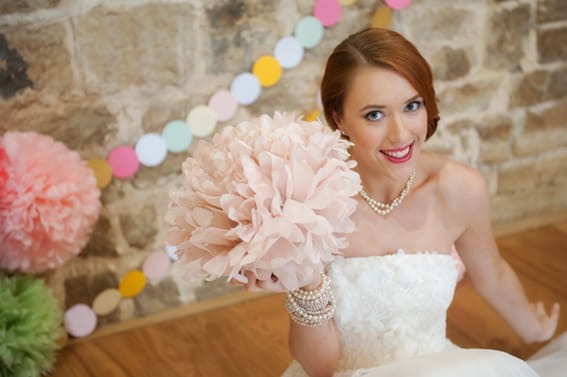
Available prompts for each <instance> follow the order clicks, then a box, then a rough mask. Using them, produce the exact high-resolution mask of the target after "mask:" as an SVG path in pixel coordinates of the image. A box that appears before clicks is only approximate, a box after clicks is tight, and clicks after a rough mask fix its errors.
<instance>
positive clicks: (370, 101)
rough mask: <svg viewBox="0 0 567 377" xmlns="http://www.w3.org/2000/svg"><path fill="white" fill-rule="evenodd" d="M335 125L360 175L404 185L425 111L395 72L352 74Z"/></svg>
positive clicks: (366, 69) (416, 150)
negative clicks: (346, 140)
mask: <svg viewBox="0 0 567 377" xmlns="http://www.w3.org/2000/svg"><path fill="white" fill-rule="evenodd" d="M336 122H337V125H338V126H339V128H340V129H341V131H343V132H345V133H346V135H347V136H348V137H349V139H350V141H352V142H353V143H354V146H352V147H351V150H350V152H351V155H352V157H353V158H354V159H355V160H356V161H357V162H358V164H359V170H360V172H361V173H363V174H364V173H366V174H379V175H381V176H383V175H384V174H385V175H387V176H389V177H390V178H392V179H407V177H408V176H409V174H410V172H411V171H412V170H414V169H415V167H416V163H417V158H418V156H419V152H420V150H421V146H422V144H423V143H424V141H425V136H426V133H427V111H426V109H425V106H424V104H423V98H422V97H421V96H420V95H419V93H418V92H417V90H415V89H414V88H413V87H412V86H411V84H410V83H409V82H408V81H407V80H406V79H405V78H404V77H403V76H401V75H400V74H398V73H396V72H395V71H393V70H389V69H385V68H378V67H369V66H366V67H362V68H360V69H358V70H357V71H356V73H355V74H354V76H353V78H352V82H351V83H350V87H349V90H348V91H347V94H346V97H345V101H344V104H343V115H342V117H340V118H339V117H336Z"/></svg>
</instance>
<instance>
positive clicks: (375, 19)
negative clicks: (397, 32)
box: [370, 6, 392, 28]
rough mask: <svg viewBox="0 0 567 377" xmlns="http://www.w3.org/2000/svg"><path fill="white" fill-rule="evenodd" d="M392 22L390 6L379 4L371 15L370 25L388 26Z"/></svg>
mask: <svg viewBox="0 0 567 377" xmlns="http://www.w3.org/2000/svg"><path fill="white" fill-rule="evenodd" d="M391 23H392V8H390V7H386V6H381V7H379V8H378V9H376V12H374V15H373V16H372V22H371V24H370V26H371V27H381V28H388V27H389V26H390V24H391Z"/></svg>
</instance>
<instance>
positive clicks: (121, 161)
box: [108, 145, 140, 178]
mask: <svg viewBox="0 0 567 377" xmlns="http://www.w3.org/2000/svg"><path fill="white" fill-rule="evenodd" d="M108 163H109V164H110V167H111V168H112V174H113V175H114V176H115V177H118V178H128V177H131V176H133V175H134V174H135V173H136V172H137V171H138V168H139V167H140V161H138V156H137V155H136V151H135V150H134V148H132V147H128V146H126V145H122V146H120V147H117V148H115V149H114V150H113V151H112V152H110V154H109V155H108Z"/></svg>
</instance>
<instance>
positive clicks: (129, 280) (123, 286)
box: [118, 270, 146, 297]
mask: <svg viewBox="0 0 567 377" xmlns="http://www.w3.org/2000/svg"><path fill="white" fill-rule="evenodd" d="M145 285H146V276H145V275H144V273H143V272H142V271H139V270H134V271H130V272H129V273H128V274H127V275H126V276H124V278H122V281H121V282H120V285H119V287H118V290H119V291H120V294H121V295H122V297H134V296H136V295H137V294H138V293H140V292H141V291H142V289H144V286H145Z"/></svg>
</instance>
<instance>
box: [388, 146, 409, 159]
mask: <svg viewBox="0 0 567 377" xmlns="http://www.w3.org/2000/svg"><path fill="white" fill-rule="evenodd" d="M409 150H410V147H409V145H408V146H407V147H405V148H404V149H402V150H401V151H398V152H387V151H382V152H384V154H387V155H388V156H390V157H394V158H402V157H405V156H407V154H408V153H409Z"/></svg>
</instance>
